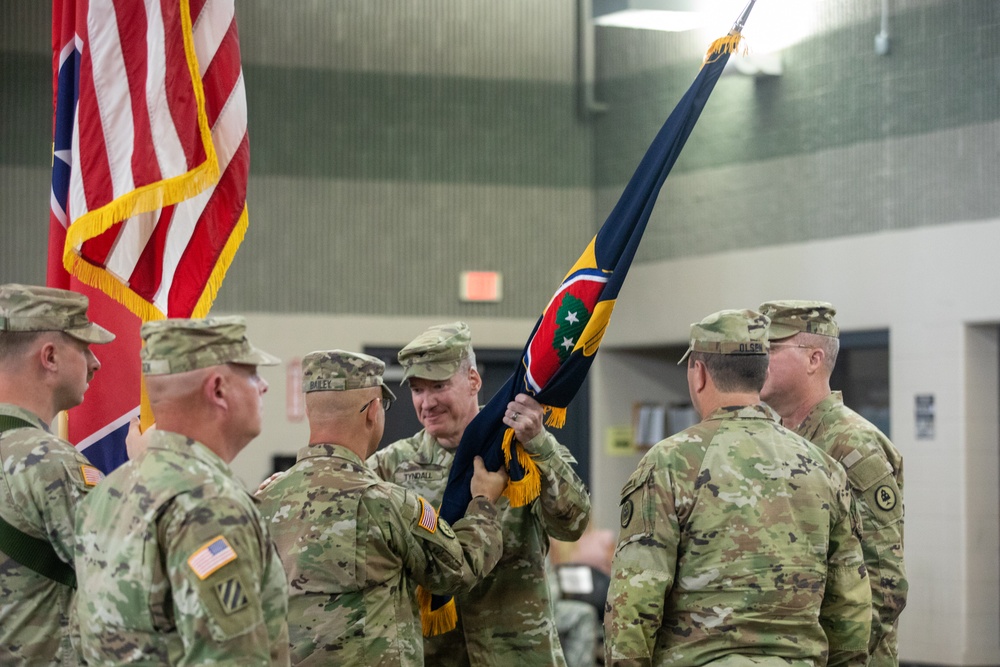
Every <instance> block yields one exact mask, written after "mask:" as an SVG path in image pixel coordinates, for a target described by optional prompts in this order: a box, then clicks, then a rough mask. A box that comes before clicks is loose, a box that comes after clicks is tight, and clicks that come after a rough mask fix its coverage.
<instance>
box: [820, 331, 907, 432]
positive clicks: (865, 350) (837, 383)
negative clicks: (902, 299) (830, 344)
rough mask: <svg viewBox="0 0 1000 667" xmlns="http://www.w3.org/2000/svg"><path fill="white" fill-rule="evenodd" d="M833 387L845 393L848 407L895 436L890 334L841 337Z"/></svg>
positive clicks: (854, 334)
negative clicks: (892, 410) (890, 378)
mask: <svg viewBox="0 0 1000 667" xmlns="http://www.w3.org/2000/svg"><path fill="white" fill-rule="evenodd" d="M830 387H831V388H832V389H834V390H836V391H842V392H843V393H844V403H845V404H846V405H847V407H849V408H851V409H852V410H854V411H855V412H857V413H859V414H860V415H861V416H862V417H864V418H865V419H867V420H868V421H870V422H871V423H873V424H875V426H877V427H878V428H879V430H881V431H882V432H883V433H885V434H886V435H887V436H888V437H890V438H891V437H892V432H891V422H890V417H889V332H888V331H885V330H881V331H855V332H850V333H843V332H842V333H841V334H840V354H839V355H838V356H837V365H836V367H834V369H833V375H832V376H831V377H830Z"/></svg>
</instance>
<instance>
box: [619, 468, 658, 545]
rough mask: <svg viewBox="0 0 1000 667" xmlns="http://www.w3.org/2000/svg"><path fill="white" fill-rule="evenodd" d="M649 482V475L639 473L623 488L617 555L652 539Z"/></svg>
mask: <svg viewBox="0 0 1000 667" xmlns="http://www.w3.org/2000/svg"><path fill="white" fill-rule="evenodd" d="M647 480H648V476H647V475H640V474H638V473H637V474H635V475H633V476H632V477H631V478H629V480H628V482H626V483H625V486H624V487H622V499H621V503H619V506H618V511H619V524H620V526H621V532H620V533H619V534H618V546H617V547H616V549H615V553H616V554H617V553H618V552H620V551H622V549H624V548H626V547H628V546H629V545H630V544H634V543H636V542H640V541H642V540H643V539H649V538H651V537H652V533H653V526H652V524H651V523H650V516H649V511H647V510H648V508H647V507H646V502H647V494H646V482H647Z"/></svg>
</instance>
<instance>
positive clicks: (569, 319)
mask: <svg viewBox="0 0 1000 667" xmlns="http://www.w3.org/2000/svg"><path fill="white" fill-rule="evenodd" d="M566 321H567V322H569V323H570V324H576V323H577V322H579V321H580V318H579V317H577V316H576V313H566Z"/></svg>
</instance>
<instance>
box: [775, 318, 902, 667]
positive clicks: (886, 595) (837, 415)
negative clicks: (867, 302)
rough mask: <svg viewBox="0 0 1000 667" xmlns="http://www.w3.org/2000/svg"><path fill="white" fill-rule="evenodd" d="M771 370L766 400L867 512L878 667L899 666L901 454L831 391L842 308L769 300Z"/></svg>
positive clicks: (871, 645) (872, 661) (865, 541)
mask: <svg viewBox="0 0 1000 667" xmlns="http://www.w3.org/2000/svg"><path fill="white" fill-rule="evenodd" d="M760 309H761V311H762V312H763V313H764V314H765V315H767V316H769V317H770V318H771V325H770V327H769V328H768V339H769V340H770V341H771V365H770V372H769V374H768V378H767V382H765V383H764V389H763V390H762V391H761V398H762V399H763V400H764V401H766V402H767V403H768V404H769V405H770V406H771V407H773V408H774V409H775V410H776V411H777V412H778V414H780V415H781V423H782V424H783V425H784V426H786V427H788V428H790V429H792V430H793V431H795V432H796V433H798V434H799V435H801V436H802V437H804V438H806V439H807V440H809V441H811V442H812V443H813V444H815V445H817V446H818V447H820V448H821V449H822V450H823V451H825V452H826V453H827V454H829V455H830V456H832V457H833V458H835V459H836V460H837V461H839V462H840V464H841V465H842V466H843V467H844V468H845V469H846V471H847V478H848V480H849V481H850V484H851V493H852V494H853V496H854V500H855V503H856V504H857V506H858V507H859V508H860V510H861V516H862V526H863V536H862V539H861V548H862V550H863V552H864V555H865V565H866V566H867V568H868V579H869V582H870V583H871V587H872V633H871V638H870V640H869V642H868V649H869V652H870V653H871V657H870V658H869V661H868V664H869V665H871V666H873V667H896V665H898V664H899V655H898V652H897V635H896V630H897V627H898V624H899V615H900V613H901V612H902V611H903V607H904V606H906V594H907V591H908V589H909V586H908V583H907V580H906V570H905V568H904V566H903V457H902V456H901V455H900V453H899V451H898V450H897V449H896V448H895V447H894V446H893V444H892V442H890V441H889V438H887V437H886V436H885V434H884V433H882V432H881V431H880V430H879V429H878V428H877V427H876V426H875V425H874V424H872V423H871V422H869V421H868V420H867V419H865V418H864V417H862V416H861V415H859V414H858V413H857V412H855V411H854V410H852V409H850V408H849V407H847V406H846V405H844V397H843V395H842V394H841V392H839V391H831V390H830V375H831V373H833V368H834V366H835V364H836V363H837V354H838V352H839V350H840V340H839V335H840V328H839V326H838V325H837V321H836V320H835V319H834V315H836V313H837V311H836V309H835V308H834V307H833V305H832V304H829V303H826V302H825V301H768V302H767V303H764V304H762V305H761V307H760Z"/></svg>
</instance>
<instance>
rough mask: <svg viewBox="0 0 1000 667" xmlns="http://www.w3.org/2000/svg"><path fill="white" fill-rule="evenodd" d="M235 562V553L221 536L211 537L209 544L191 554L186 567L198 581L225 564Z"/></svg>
mask: <svg viewBox="0 0 1000 667" xmlns="http://www.w3.org/2000/svg"><path fill="white" fill-rule="evenodd" d="M234 560H236V552H235V551H233V548H232V547H231V546H229V542H227V541H226V538H224V537H223V536H222V535H219V536H218V537H213V538H212V540H211V541H210V542H208V543H207V544H205V546H203V547H202V548H200V549H198V550H197V551H195V552H194V553H193V554H191V557H190V558H188V565H190V566H191V569H192V570H193V571H194V573H195V574H196V575H198V578H199V579H204V578H205V577H207V576H208V575H210V574H212V573H213V572H215V571H216V570H218V569H219V568H220V567H222V566H223V565H225V564H226V563H231V562H232V561H234Z"/></svg>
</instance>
